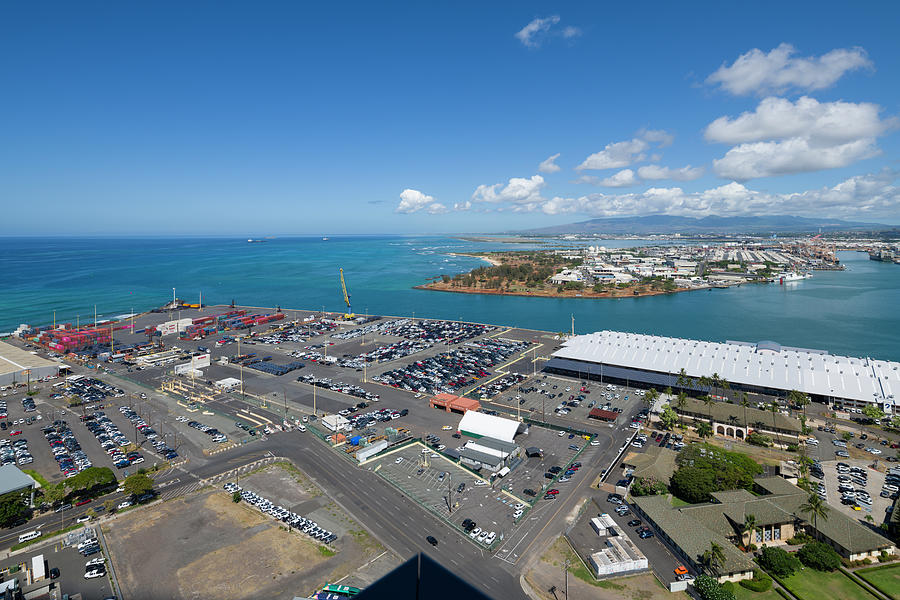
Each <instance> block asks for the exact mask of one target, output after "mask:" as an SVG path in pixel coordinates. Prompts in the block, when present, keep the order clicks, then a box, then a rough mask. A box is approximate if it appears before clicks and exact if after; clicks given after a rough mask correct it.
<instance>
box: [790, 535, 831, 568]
mask: <svg viewBox="0 0 900 600" xmlns="http://www.w3.org/2000/svg"><path fill="white" fill-rule="evenodd" d="M797 558H799V559H800V562H802V563H803V564H804V565H806V566H807V567H810V568H812V569H815V570H817V571H834V570H835V569H837V568H838V567H840V566H841V557H840V555H839V554H838V553H837V552H835V551H834V548H832V547H831V546H829V545H828V544H826V543H824V542H810V543H808V544H805V545H804V546H803V547H802V548H800V550H798V551H797Z"/></svg>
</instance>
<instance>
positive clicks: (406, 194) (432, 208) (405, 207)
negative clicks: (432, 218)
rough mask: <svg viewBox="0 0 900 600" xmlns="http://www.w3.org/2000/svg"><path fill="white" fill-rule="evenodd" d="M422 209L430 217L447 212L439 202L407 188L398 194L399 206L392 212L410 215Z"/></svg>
mask: <svg viewBox="0 0 900 600" xmlns="http://www.w3.org/2000/svg"><path fill="white" fill-rule="evenodd" d="M422 209H425V211H426V212H428V213H429V214H432V215H438V214H442V213H445V212H447V207H446V206H444V205H443V204H441V203H440V202H436V201H435V199H434V197H432V196H429V195H427V194H423V193H422V192H420V191H419V190H412V189H409V188H407V189H405V190H403V191H402V192H400V204H398V205H397V208H395V209H394V212H398V213H403V214H412V213H414V212H419V211H420V210H422Z"/></svg>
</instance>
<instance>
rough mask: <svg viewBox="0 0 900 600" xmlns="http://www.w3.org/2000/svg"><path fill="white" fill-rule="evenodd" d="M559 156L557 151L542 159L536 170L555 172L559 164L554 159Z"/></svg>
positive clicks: (558, 168)
mask: <svg viewBox="0 0 900 600" xmlns="http://www.w3.org/2000/svg"><path fill="white" fill-rule="evenodd" d="M557 158H559V152H557V153H556V154H554V155H553V156H551V157H550V158H548V159H547V160H545V161H543V162H542V163H541V164H540V165H538V171H540V172H541V173H556V172H558V171H559V170H560V166H559V165H558V164H556V159H557Z"/></svg>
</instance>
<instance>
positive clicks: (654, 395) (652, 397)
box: [642, 388, 659, 409]
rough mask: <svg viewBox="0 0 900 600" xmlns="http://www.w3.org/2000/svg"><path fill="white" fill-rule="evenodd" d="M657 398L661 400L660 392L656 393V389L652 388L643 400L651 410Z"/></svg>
mask: <svg viewBox="0 0 900 600" xmlns="http://www.w3.org/2000/svg"><path fill="white" fill-rule="evenodd" d="M657 398H659V392H657V391H656V388H650V389H649V390H647V393H646V394H644V396H643V398H642V400H643V401H644V403H645V404H646V405H647V408H648V409H649V408H652V407H653V403H654V402H656V399H657Z"/></svg>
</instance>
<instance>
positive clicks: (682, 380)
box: [675, 368, 690, 389]
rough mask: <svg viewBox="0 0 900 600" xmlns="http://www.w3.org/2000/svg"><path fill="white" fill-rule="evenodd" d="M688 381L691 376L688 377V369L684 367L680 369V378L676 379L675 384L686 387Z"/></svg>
mask: <svg viewBox="0 0 900 600" xmlns="http://www.w3.org/2000/svg"><path fill="white" fill-rule="evenodd" d="M688 381H690V377H688V374H687V371H685V370H684V368H682V369H681V370H680V371H678V378H677V379H676V380H675V384H676V385H677V386H678V387H679V388H682V389H684V387H685V386H686V385H687V384H688Z"/></svg>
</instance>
